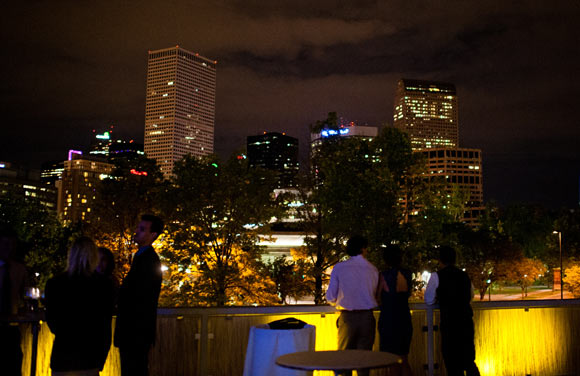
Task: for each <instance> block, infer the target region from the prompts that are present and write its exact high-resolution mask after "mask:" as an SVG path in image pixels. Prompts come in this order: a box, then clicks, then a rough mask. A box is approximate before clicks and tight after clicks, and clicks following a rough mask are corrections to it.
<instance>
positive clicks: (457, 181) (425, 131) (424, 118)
mask: <svg viewBox="0 0 580 376" xmlns="http://www.w3.org/2000/svg"><path fill="white" fill-rule="evenodd" d="M458 113H459V110H458V101H457V91H456V89H455V85H453V84H450V83H443V82H436V81H423V80H410V79H401V80H399V82H398V84H397V92H396V95H395V104H394V113H393V124H394V126H395V127H397V128H399V129H400V130H402V131H403V132H405V133H407V135H408V136H409V140H410V142H411V147H412V149H413V150H414V151H415V152H419V153H423V155H425V158H426V163H427V166H426V167H427V172H426V175H427V177H428V178H429V179H433V178H434V177H440V178H441V179H442V180H443V181H444V182H445V184H446V185H445V189H444V192H442V194H444V195H445V196H446V197H443V199H444V200H443V202H445V199H446V198H451V195H453V194H459V193H463V194H464V195H465V196H466V197H468V199H467V201H466V202H465V203H464V204H465V212H464V213H463V216H462V218H460V220H461V221H462V222H464V223H466V224H468V225H470V226H476V225H477V224H478V218H479V216H480V215H481V213H482V212H483V210H484V206H483V170H482V152H481V150H479V149H467V148H462V147H460V145H459V115H458ZM403 202H404V203H405V201H404V200H403ZM405 204H406V203H405Z"/></svg>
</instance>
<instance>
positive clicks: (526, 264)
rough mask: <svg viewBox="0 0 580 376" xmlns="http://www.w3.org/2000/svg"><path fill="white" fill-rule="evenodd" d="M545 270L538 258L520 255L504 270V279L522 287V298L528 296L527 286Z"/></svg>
mask: <svg viewBox="0 0 580 376" xmlns="http://www.w3.org/2000/svg"><path fill="white" fill-rule="evenodd" d="M545 272H546V268H545V266H544V264H543V263H542V262H541V261H540V260H535V259H531V258H527V257H521V258H519V259H517V260H515V261H513V262H511V263H510V266H509V268H507V270H506V279H507V280H508V281H511V282H513V283H516V284H517V285H518V286H520V287H521V289H522V299H523V298H524V297H526V296H528V287H529V286H530V285H531V284H532V283H534V282H535V281H536V280H537V279H538V278H540V277H541V276H542V275H543V274H544V273H545Z"/></svg>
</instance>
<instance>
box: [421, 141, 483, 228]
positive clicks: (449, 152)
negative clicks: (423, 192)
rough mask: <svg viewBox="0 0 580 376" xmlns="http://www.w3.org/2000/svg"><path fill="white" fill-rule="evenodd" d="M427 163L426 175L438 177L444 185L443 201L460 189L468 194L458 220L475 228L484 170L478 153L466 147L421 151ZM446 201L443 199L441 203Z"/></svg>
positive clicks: (479, 152) (478, 213) (480, 213)
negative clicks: (444, 196)
mask: <svg viewBox="0 0 580 376" xmlns="http://www.w3.org/2000/svg"><path fill="white" fill-rule="evenodd" d="M422 153H423V155H425V157H426V160H427V176H428V177H429V178H430V179H432V178H434V177H441V179H444V181H445V182H446V184H445V191H444V194H445V195H446V196H447V197H446V199H451V195H452V194H454V193H457V192H453V191H454V190H460V191H463V192H464V193H466V194H467V196H468V197H467V202H466V203H465V211H464V213H463V216H462V218H461V221H462V222H464V223H465V224H468V225H471V226H475V225H477V224H478V218H479V217H480V216H481V215H482V214H483V212H484V210H485V208H484V206H483V171H482V159H481V150H479V149H467V148H452V149H450V148H437V149H433V148H432V149H424V150H423V151H422ZM444 201H445V200H444Z"/></svg>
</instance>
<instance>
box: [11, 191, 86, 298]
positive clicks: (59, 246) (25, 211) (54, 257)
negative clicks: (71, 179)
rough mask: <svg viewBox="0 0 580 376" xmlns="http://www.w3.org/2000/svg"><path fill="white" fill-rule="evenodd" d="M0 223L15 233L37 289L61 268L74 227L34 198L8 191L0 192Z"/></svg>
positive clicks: (62, 267)
mask: <svg viewBox="0 0 580 376" xmlns="http://www.w3.org/2000/svg"><path fill="white" fill-rule="evenodd" d="M0 225H1V226H5V227H10V228H12V229H13V230H14V231H15V232H16V234H17V236H18V243H19V245H18V248H19V249H18V251H19V254H20V256H21V258H22V259H23V260H24V262H25V264H26V266H27V268H28V271H29V276H30V277H31V278H32V284H33V285H34V286H36V287H39V288H40V289H43V288H44V285H45V284H46V281H48V280H49V279H50V278H52V277H53V276H54V275H56V274H59V273H62V272H63V271H64V270H65V267H66V256H67V251H68V245H69V243H70V240H71V238H73V237H74V236H76V235H78V233H79V229H78V228H77V227H75V226H64V225H63V224H62V222H61V221H60V220H59V219H58V217H57V215H56V213H55V212H53V211H50V210H49V209H47V208H46V207H45V206H44V205H42V204H41V203H40V202H39V201H38V200H36V199H34V198H26V199H25V198H21V197H19V196H12V195H9V194H0Z"/></svg>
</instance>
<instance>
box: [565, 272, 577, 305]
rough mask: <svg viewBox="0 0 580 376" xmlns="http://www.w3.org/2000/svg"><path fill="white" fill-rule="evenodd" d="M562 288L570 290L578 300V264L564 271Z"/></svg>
mask: <svg viewBox="0 0 580 376" xmlns="http://www.w3.org/2000/svg"><path fill="white" fill-rule="evenodd" d="M564 275H565V277H564V288H567V289H568V290H570V292H571V293H572V295H573V296H574V298H575V299H579V298H580V264H575V265H572V266H570V267H569V268H566V269H565V274H564Z"/></svg>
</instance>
